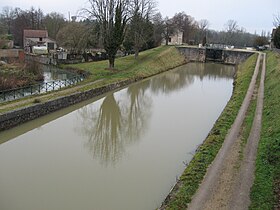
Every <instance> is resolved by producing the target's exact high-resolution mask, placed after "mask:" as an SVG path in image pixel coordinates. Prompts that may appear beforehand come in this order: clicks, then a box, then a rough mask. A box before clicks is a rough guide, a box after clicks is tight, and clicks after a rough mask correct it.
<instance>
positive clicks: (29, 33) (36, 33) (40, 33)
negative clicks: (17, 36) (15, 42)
mask: <svg viewBox="0 0 280 210" xmlns="http://www.w3.org/2000/svg"><path fill="white" fill-rule="evenodd" d="M23 36H24V37H25V38H47V37H48V31H47V30H29V29H25V30H23Z"/></svg>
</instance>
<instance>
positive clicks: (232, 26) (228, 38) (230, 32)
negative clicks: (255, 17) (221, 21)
mask: <svg viewBox="0 0 280 210" xmlns="http://www.w3.org/2000/svg"><path fill="white" fill-rule="evenodd" d="M238 28H239V26H238V24H237V21H235V20H228V21H227V22H226V24H225V30H226V33H225V43H226V44H231V45H232V44H233V43H234V42H235V34H236V33H237V32H238Z"/></svg>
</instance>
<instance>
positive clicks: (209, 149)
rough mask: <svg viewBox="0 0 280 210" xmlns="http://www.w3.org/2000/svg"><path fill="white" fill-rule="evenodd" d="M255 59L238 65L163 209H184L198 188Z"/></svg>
mask: <svg viewBox="0 0 280 210" xmlns="http://www.w3.org/2000/svg"><path fill="white" fill-rule="evenodd" d="M256 60H257V55H253V56H251V57H250V58H249V59H248V60H247V61H246V62H245V63H243V64H242V65H240V66H239V67H238V72H237V75H236V79H235V87H234V91H233V95H232V97H231V100H230V101H229V102H228V104H227V106H226V107H225V109H224V111H223V113H222V114H221V116H220V117H219V119H218V120H217V122H216V123H215V125H214V127H213V128H212V130H211V132H210V133H209V135H208V137H207V138H206V140H205V141H204V143H203V145H201V146H200V147H199V148H198V150H197V152H196V154H195V156H194V157H193V159H192V161H191V162H190V163H189V165H188V167H187V168H186V170H185V171H184V173H183V175H182V176H181V177H180V181H179V183H178V185H177V186H175V190H174V192H173V193H172V194H171V195H170V197H169V198H168V199H167V202H166V203H165V207H166V208H167V209H184V208H186V207H187V204H188V203H189V202H190V201H191V197H192V196H193V195H194V193H195V192H196V190H197V189H198V186H199V184H200V182H201V181H202V179H203V177H204V175H205V173H206V170H207V168H208V166H209V164H210V163H211V162H212V161H213V160H214V158H215V156H216V154H217V153H218V151H219V149H220V148H221V145H222V143H223V141H224V139H225V136H226V134H227V132H228V130H229V129H230V127H231V125H232V124H233V122H234V120H235V118H236V116H237V113H238V111H239V108H240V106H241V104H242V102H243V99H244V97H245V95H246V92H247V89H248V87H249V84H250V81H251V78H252V74H253V72H254V68H255V65H256Z"/></svg>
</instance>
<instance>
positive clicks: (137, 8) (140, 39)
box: [130, 0, 156, 59]
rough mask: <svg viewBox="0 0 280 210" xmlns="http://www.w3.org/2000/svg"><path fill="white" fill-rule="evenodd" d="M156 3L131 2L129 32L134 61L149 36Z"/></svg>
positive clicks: (145, 0) (136, 0) (135, 0)
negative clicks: (131, 37)
mask: <svg viewBox="0 0 280 210" xmlns="http://www.w3.org/2000/svg"><path fill="white" fill-rule="evenodd" d="M155 8H156V2H155V1H154V0H133V4H132V17H131V24H130V32H131V35H132V36H133V44H134V51H135V59H137V57H138V54H139V51H140V48H141V47H142V46H143V44H145V43H146V42H147V41H148V40H149V38H150V36H151V35H152V34H151V30H149V27H151V22H150V21H151V19H152V17H153V15H154V13H155Z"/></svg>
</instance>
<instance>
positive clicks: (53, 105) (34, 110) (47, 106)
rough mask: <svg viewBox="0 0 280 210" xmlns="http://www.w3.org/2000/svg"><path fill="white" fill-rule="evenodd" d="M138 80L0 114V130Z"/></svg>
mask: <svg viewBox="0 0 280 210" xmlns="http://www.w3.org/2000/svg"><path fill="white" fill-rule="evenodd" d="M138 80H139V79H132V80H125V81H121V82H117V83H114V84H110V85H106V86H103V87H100V88H95V89H91V90H88V91H85V92H78V93H74V94H71V95H68V96H63V97H60V98H57V99H55V100H52V101H47V102H44V103H38V104H34V105H32V106H29V107H25V108H21V109H18V110H14V111H11V112H7V113H4V114H0V131H3V130H7V129H10V128H12V127H15V126H17V125H20V124H22V123H25V122H27V121H30V120H33V119H36V118H38V117H41V116H43V115H46V114H49V113H52V112H54V111H57V110H59V109H62V108H65V107H68V106H70V105H73V104H76V103H79V102H82V101H85V100H88V99H91V98H93V97H96V96H99V95H102V94H104V93H106V92H109V91H112V90H116V89H118V88H121V87H125V86H127V85H129V84H131V83H133V82H136V81H138Z"/></svg>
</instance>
